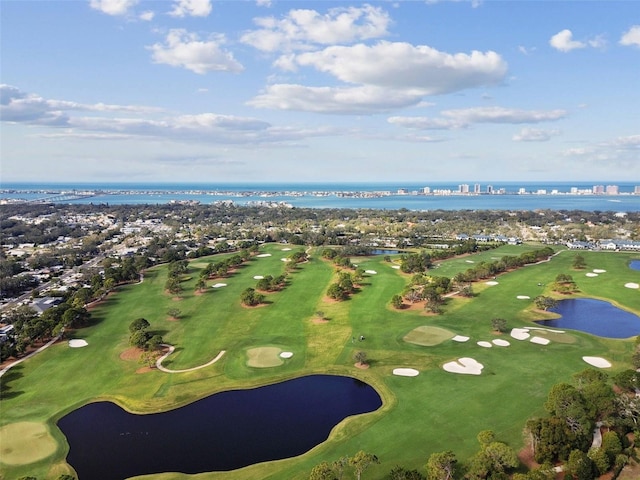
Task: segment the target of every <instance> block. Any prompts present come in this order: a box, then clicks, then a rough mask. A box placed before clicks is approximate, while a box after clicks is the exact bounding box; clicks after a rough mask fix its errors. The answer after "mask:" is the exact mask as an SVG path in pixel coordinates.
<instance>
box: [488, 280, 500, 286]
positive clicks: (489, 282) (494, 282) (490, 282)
mask: <svg viewBox="0 0 640 480" xmlns="http://www.w3.org/2000/svg"><path fill="white" fill-rule="evenodd" d="M485 283H486V284H487V285H489V286H490V287H493V286H494V285H498V282H496V281H494V280H490V281H488V282H485Z"/></svg>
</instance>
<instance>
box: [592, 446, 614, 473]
mask: <svg viewBox="0 0 640 480" xmlns="http://www.w3.org/2000/svg"><path fill="white" fill-rule="evenodd" d="M587 456H588V457H589V458H590V459H591V461H592V462H593V466H594V467H595V469H596V471H597V472H598V475H604V474H605V473H606V472H608V471H609V467H610V466H611V464H610V462H609V457H608V456H607V454H606V453H605V451H604V450H603V449H602V448H591V449H589V451H588V452H587Z"/></svg>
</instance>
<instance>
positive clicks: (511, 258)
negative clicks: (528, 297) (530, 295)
mask: <svg viewBox="0 0 640 480" xmlns="http://www.w3.org/2000/svg"><path fill="white" fill-rule="evenodd" d="M551 255H553V249H552V248H550V247H545V248H541V249H538V250H532V251H529V252H524V253H523V254H521V255H517V256H515V255H505V256H504V257H502V258H501V259H500V260H495V261H493V262H480V263H478V264H477V265H475V266H473V267H471V268H469V269H468V270H466V271H464V272H460V273H458V274H456V275H455V277H454V278H453V279H454V281H455V282H456V283H470V282H475V281H478V280H483V279H486V278H490V277H494V276H496V275H498V274H500V273H503V272H506V271H507V270H513V269H516V268H520V267H523V266H524V265H529V264H532V263H536V262H539V261H541V260H544V259H547V258H549V257H550V256H551Z"/></svg>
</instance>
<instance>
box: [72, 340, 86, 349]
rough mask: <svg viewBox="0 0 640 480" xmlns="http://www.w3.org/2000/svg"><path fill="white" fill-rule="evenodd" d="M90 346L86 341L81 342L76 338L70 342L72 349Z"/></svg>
mask: <svg viewBox="0 0 640 480" xmlns="http://www.w3.org/2000/svg"><path fill="white" fill-rule="evenodd" d="M87 345H89V344H88V343H87V341H86V340H79V339H76V338H74V339H73V340H69V346H70V347H71V348H82V347H86V346H87Z"/></svg>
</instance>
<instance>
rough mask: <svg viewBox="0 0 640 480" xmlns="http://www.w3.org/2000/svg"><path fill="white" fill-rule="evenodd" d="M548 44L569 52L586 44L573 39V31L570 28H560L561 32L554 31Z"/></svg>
mask: <svg viewBox="0 0 640 480" xmlns="http://www.w3.org/2000/svg"><path fill="white" fill-rule="evenodd" d="M549 45H551V46H552V47H553V48H555V49H556V50H560V51H561V52H570V51H571V50H575V49H577V48H584V47H586V46H587V44H586V43H584V42H579V41H577V40H573V33H571V30H567V29H565V30H562V31H561V32H558V33H556V34H555V35H554V36H552V37H551V39H550V40H549Z"/></svg>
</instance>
